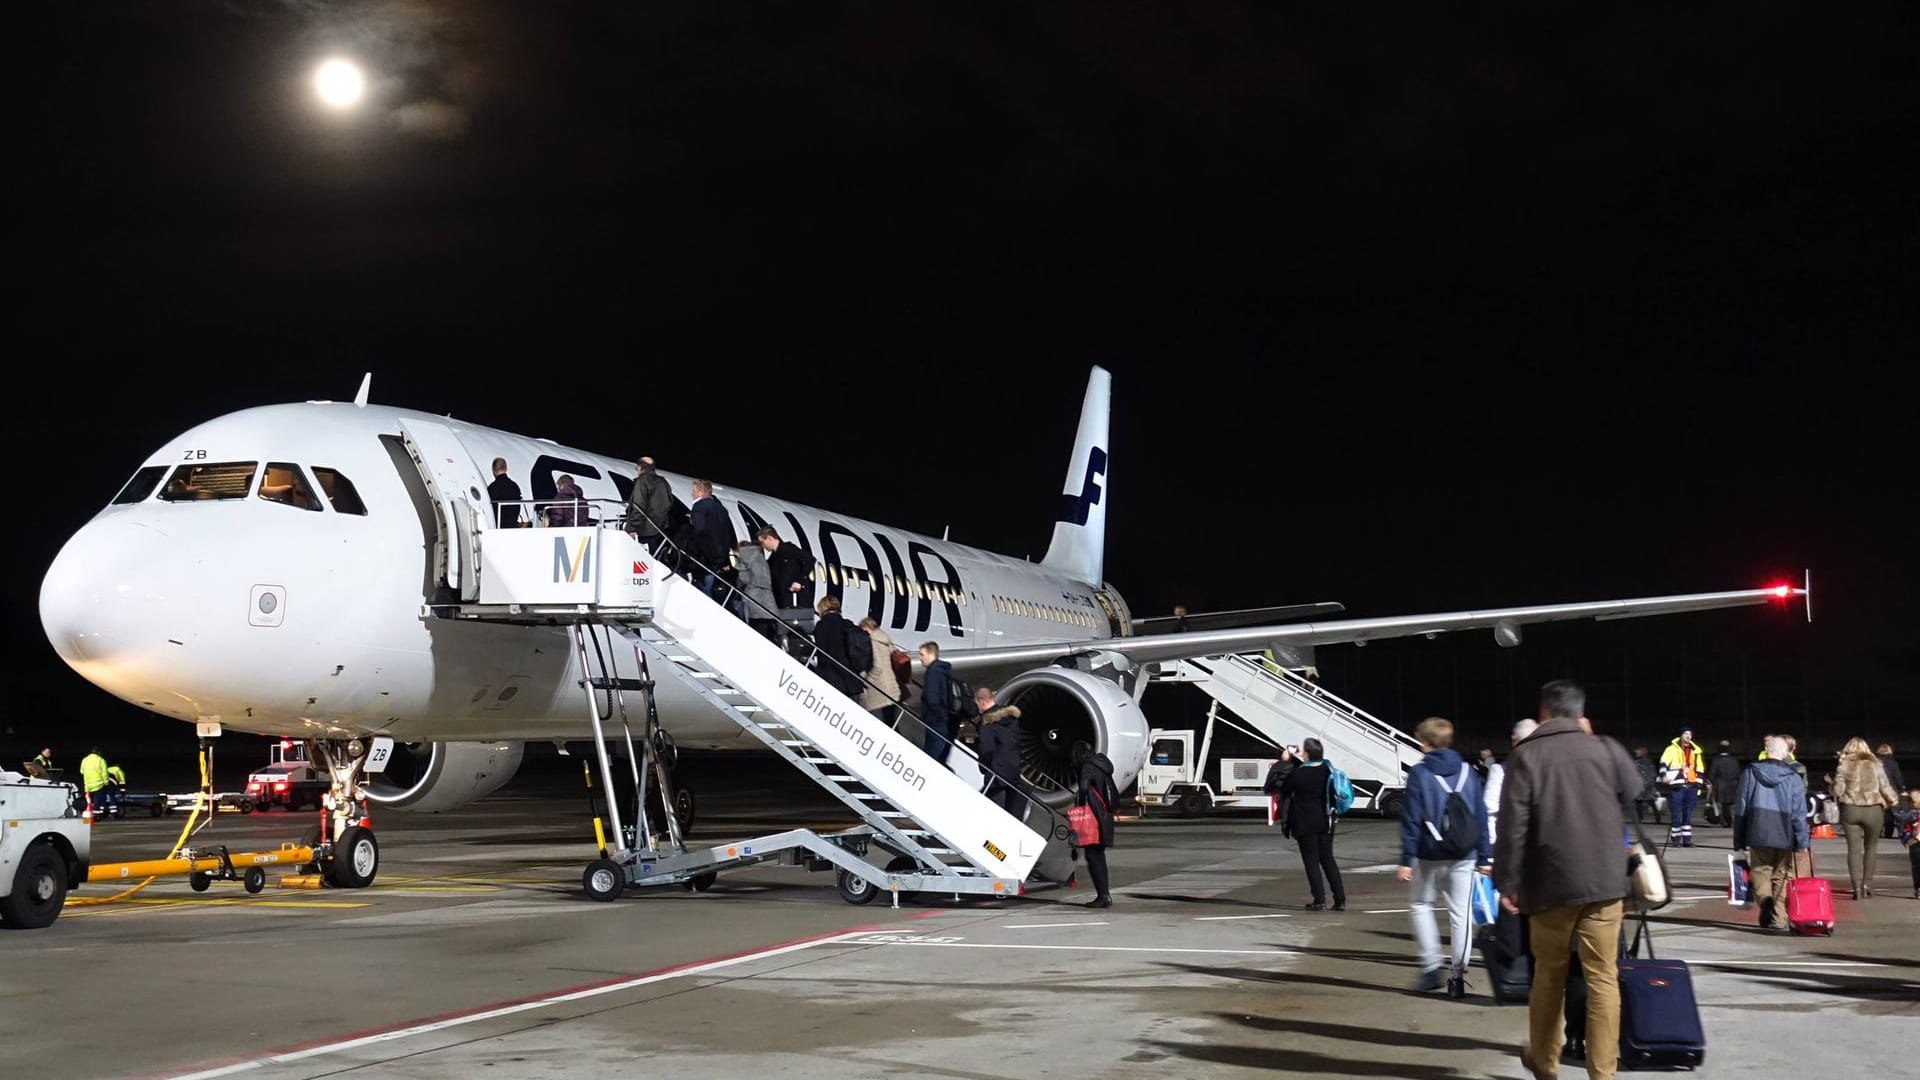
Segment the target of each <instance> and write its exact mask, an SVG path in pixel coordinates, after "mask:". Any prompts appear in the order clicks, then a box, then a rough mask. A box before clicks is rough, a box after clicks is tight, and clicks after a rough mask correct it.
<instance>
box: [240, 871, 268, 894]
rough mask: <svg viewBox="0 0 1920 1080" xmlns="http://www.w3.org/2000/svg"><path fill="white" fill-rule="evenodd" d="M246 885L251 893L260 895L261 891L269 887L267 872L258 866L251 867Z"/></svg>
mask: <svg viewBox="0 0 1920 1080" xmlns="http://www.w3.org/2000/svg"><path fill="white" fill-rule="evenodd" d="M245 884H246V889H247V891H248V892H249V893H254V894H258V893H259V892H260V890H262V889H264V888H266V887H267V872H266V871H265V870H262V869H260V868H259V867H257V866H249V867H248V868H247V876H246V878H245Z"/></svg>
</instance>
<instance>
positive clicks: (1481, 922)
mask: <svg viewBox="0 0 1920 1080" xmlns="http://www.w3.org/2000/svg"><path fill="white" fill-rule="evenodd" d="M1470 906H1471V907H1472V908H1473V925H1475V926H1492V925H1493V924H1494V923H1495V922H1496V921H1497V920H1498V919H1499V918H1500V890H1498V889H1496V888H1494V887H1493V878H1492V877H1491V876H1489V875H1487V874H1481V873H1475V874H1474V875H1473V903H1472V904H1471V905H1470Z"/></svg>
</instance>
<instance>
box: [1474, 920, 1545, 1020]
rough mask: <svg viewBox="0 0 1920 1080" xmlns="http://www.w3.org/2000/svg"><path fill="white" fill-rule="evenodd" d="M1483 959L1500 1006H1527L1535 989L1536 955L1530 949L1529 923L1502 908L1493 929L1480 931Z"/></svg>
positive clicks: (1487, 928)
mask: <svg viewBox="0 0 1920 1080" xmlns="http://www.w3.org/2000/svg"><path fill="white" fill-rule="evenodd" d="M1476 944H1478V945H1479V946H1480V960H1481V963H1483V964H1484V965H1486V969H1487V983H1488V985H1489V986H1491V987H1492V989H1493V1001H1494V1004H1496V1005H1513V1004H1522V1005H1524V1004H1526V1000H1527V994H1528V993H1529V992H1530V991H1531V990H1532V989H1533V955H1532V953H1531V952H1529V951H1528V949H1527V925H1526V920H1525V919H1524V918H1522V917H1521V916H1519V915H1515V914H1514V913H1512V912H1510V911H1507V910H1506V909H1504V908H1502V909H1501V911H1500V914H1499V916H1498V917H1497V918H1496V919H1495V920H1494V923H1493V925H1492V926H1483V927H1481V928H1480V935H1479V939H1478V940H1477V942H1476Z"/></svg>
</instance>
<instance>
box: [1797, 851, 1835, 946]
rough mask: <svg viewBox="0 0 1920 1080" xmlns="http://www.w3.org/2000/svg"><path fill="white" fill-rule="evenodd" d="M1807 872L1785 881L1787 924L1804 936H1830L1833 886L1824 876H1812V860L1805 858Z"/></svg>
mask: <svg viewBox="0 0 1920 1080" xmlns="http://www.w3.org/2000/svg"><path fill="white" fill-rule="evenodd" d="M1807 863H1808V866H1807V876H1805V877H1797V876H1796V877H1795V878H1794V879H1793V880H1792V881H1789V882H1787V927H1788V928H1789V929H1791V930H1792V931H1793V932H1794V933H1796V934H1799V935H1802V936H1807V935H1811V934H1825V935H1827V936H1828V937H1832V936H1833V886H1832V885H1830V884H1828V883H1827V879H1826V878H1821V877H1814V876H1813V866H1812V863H1813V860H1812V858H1811V857H1809V858H1808V860H1807Z"/></svg>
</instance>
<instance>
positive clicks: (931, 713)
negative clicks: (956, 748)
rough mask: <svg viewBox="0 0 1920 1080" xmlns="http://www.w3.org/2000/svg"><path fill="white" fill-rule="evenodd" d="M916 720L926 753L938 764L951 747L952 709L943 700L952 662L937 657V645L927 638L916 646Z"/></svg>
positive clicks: (949, 684)
mask: <svg viewBox="0 0 1920 1080" xmlns="http://www.w3.org/2000/svg"><path fill="white" fill-rule="evenodd" d="M920 666H921V667H922V668H923V669H924V670H925V674H923V675H922V676H921V678H920V685H921V689H920V722H921V723H923V724H925V725H926V726H927V731H926V740H927V745H926V746H925V747H923V749H924V750H926V752H927V756H928V757H930V758H932V759H933V760H935V761H937V762H939V763H940V764H942V765H945V764H946V763H947V754H948V753H949V752H951V751H952V750H953V709H952V707H951V704H950V703H949V702H948V700H947V695H948V694H949V693H951V692H952V685H953V665H952V664H949V663H947V662H946V661H945V660H942V659H940V646H939V645H936V644H934V643H933V642H931V641H929V642H927V643H926V644H924V645H922V646H920Z"/></svg>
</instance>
